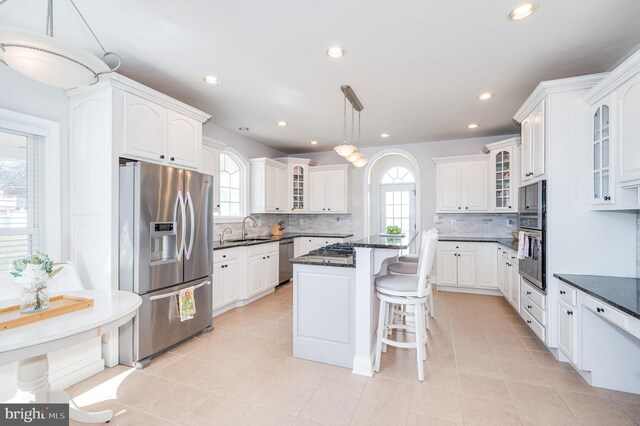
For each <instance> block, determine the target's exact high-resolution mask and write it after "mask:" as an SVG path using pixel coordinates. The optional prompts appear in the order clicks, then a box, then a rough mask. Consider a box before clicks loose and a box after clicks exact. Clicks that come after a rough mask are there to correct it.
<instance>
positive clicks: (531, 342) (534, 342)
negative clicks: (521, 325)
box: [520, 337, 549, 352]
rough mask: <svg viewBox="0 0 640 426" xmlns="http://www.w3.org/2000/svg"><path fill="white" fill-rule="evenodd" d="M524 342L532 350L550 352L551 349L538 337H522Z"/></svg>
mask: <svg viewBox="0 0 640 426" xmlns="http://www.w3.org/2000/svg"><path fill="white" fill-rule="evenodd" d="M520 339H521V340H522V343H524V345H525V346H526V348H527V349H529V350H532V351H541V352H549V349H547V347H546V346H545V345H544V343H542V342H541V341H540V339H538V337H521V338H520Z"/></svg>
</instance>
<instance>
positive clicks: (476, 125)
mask: <svg viewBox="0 0 640 426" xmlns="http://www.w3.org/2000/svg"><path fill="white" fill-rule="evenodd" d="M467 127H468V128H470V129H477V128H478V127H480V125H479V124H477V123H471V124H469V125H468V126H467Z"/></svg>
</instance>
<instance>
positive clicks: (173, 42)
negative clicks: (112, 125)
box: [0, 0, 640, 153]
mask: <svg viewBox="0 0 640 426" xmlns="http://www.w3.org/2000/svg"><path fill="white" fill-rule="evenodd" d="M518 3H519V1H518V0H484V1H478V0H458V1H455V2H450V1H424V0H403V1H401V2H394V1H384V0H349V1H346V0H323V1H312V0H272V1H263V0H244V1H241V0H236V1H222V0H197V1H196V0H191V1H189V0H172V1H169V0H136V1H131V0H76V4H77V5H78V7H79V8H80V10H81V11H82V12H83V13H84V14H85V16H86V18H87V20H88V22H89V23H90V25H91V26H92V27H93V29H94V31H95V32H96V34H97V35H98V37H99V38H100V40H101V41H102V42H103V44H104V45H105V47H106V48H107V50H113V51H116V52H118V53H119V54H120V55H121V56H122V60H123V65H122V68H121V70H120V72H121V73H122V74H124V75H126V76H128V77H130V78H133V79H134V80H137V81H140V82H141V83H144V84H146V85H148V86H151V87H153V88H155V89H157V90H159V91H162V92H164V93H166V94H168V95H170V96H173V97H175V98H177V99H180V100H182V101H184V102H186V103H189V104H191V105H193V106H195V107H197V108H200V109H202V110H203V111H206V112H208V113H210V114H211V115H212V116H213V117H212V119H211V120H212V121H213V122H214V123H216V124H219V125H221V126H223V127H225V128H228V129H230V130H232V131H235V132H238V133H242V134H243V135H244V136H246V137H249V138H251V139H254V140H256V141H259V142H262V143H264V144H267V145H269V146H272V147H274V148H277V149H279V150H282V151H284V152H289V153H300V152H309V151H326V150H328V149H331V147H333V146H334V145H336V144H337V143H339V142H340V141H341V140H342V125H343V98H342V92H341V91H340V89H339V87H340V86H341V85H343V84H349V85H350V86H351V87H352V88H353V89H354V90H355V92H356V94H357V95H358V97H359V98H360V100H361V101H362V103H363V104H364V111H363V112H362V138H361V141H360V144H359V145H360V146H368V147H371V146H382V145H391V144H400V143H414V142H427V141H435V140H447V139H460V138H466V137H476V136H488V135H500V134H511V133H515V132H517V131H518V128H517V127H516V125H515V124H514V123H513V121H512V116H513V114H514V112H515V111H516V110H517V109H518V107H519V106H520V105H521V104H522V103H523V102H524V100H525V99H526V98H527V96H528V95H529V94H530V93H531V91H532V90H533V89H534V88H535V86H536V85H537V84H538V83H539V82H540V81H542V80H549V79H555V78H563V77H570V76H575V75H582V74H590V73H597V72H603V71H606V70H608V69H610V68H611V66H612V65H614V64H615V63H616V62H617V61H618V60H619V59H620V58H621V57H623V56H624V55H625V54H627V53H628V52H629V51H630V50H631V49H633V48H634V47H635V46H637V45H638V44H639V43H640V1H638V0H608V1H602V0H562V1H557V0H539V2H538V3H539V5H540V8H539V10H538V12H537V13H536V14H534V15H533V16H531V17H530V18H527V19H525V20H522V21H519V22H512V21H510V20H508V19H507V14H508V13H509V11H510V10H511V9H512V8H513V7H514V6H515V5H517V4H518ZM54 5H55V9H54V30H55V33H54V35H55V36H56V37H57V38H60V39H63V40H66V41H71V42H73V43H74V44H77V45H79V46H81V47H84V48H87V49H89V50H91V51H92V52H94V53H95V54H98V53H99V49H98V48H97V45H96V44H95V42H93V40H92V39H91V38H90V35H89V33H88V32H87V31H86V29H84V28H83V27H82V26H81V25H82V23H81V21H80V19H79V18H78V17H77V15H75V14H74V13H73V12H72V9H71V6H70V5H69V3H68V1H67V0H55V1H54ZM45 22H46V1H45V0H8V1H6V2H5V3H0V25H2V26H5V25H7V26H16V27H21V28H25V29H31V30H34V31H38V32H42V33H44V30H45ZM332 45H340V46H343V47H344V48H346V49H347V54H346V55H345V56H344V57H343V58H340V59H331V58H329V57H328V56H326V54H325V50H326V49H327V48H328V47H330V46H332ZM5 72H13V71H10V70H7V69H0V78H1V77H2V73H5ZM207 74H213V75H215V76H217V77H218V78H219V79H220V80H221V83H220V84H218V85H207V84H205V83H203V81H202V77H203V76H204V75H207ZM485 91H491V92H494V93H495V94H496V96H495V97H494V98H493V99H491V100H488V101H483V102H481V101H479V100H477V99H476V96H477V95H479V94H480V93H482V92H485ZM280 120H284V121H286V122H288V123H289V125H288V126H286V127H279V126H277V124H276V123H277V122H278V121H280ZM349 122H350V118H349ZM471 122H475V123H479V124H480V127H478V128H477V129H474V130H470V129H468V128H467V124H469V123H471ZM239 127H248V128H250V130H249V131H248V132H240V131H239V130H238V128H239ZM383 132H387V133H390V134H391V137H389V138H387V139H382V138H380V136H379V135H380V133H383ZM311 140H317V141H318V142H319V144H318V145H316V146H312V145H310V144H309V141H311Z"/></svg>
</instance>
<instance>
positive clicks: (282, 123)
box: [278, 121, 289, 127]
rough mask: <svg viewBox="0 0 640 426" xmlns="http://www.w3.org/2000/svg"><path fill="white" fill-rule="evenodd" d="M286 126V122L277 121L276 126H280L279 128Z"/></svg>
mask: <svg viewBox="0 0 640 426" xmlns="http://www.w3.org/2000/svg"><path fill="white" fill-rule="evenodd" d="M287 124H289V123H287V122H286V121H278V126H280V127H284V126H286V125H287Z"/></svg>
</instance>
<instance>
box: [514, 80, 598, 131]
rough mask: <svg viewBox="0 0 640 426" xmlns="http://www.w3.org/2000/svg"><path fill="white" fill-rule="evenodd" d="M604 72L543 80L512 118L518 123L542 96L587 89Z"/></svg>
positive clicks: (595, 82)
mask: <svg viewBox="0 0 640 426" xmlns="http://www.w3.org/2000/svg"><path fill="white" fill-rule="evenodd" d="M605 75H606V73H602V74H589V75H582V76H579V77H570V78H562V79H558V80H549V81H543V82H541V83H540V84H538V87H536V88H535V90H534V91H533V92H532V93H531V95H530V96H529V97H528V98H527V100H526V101H525V102H524V104H522V106H521V107H520V109H518V111H516V113H515V114H514V115H513V119H514V120H516V121H517V122H518V123H521V122H522V120H524V119H525V118H527V116H528V115H529V114H531V112H532V111H533V110H534V108H535V107H536V106H537V105H538V104H539V103H540V102H542V100H543V99H544V98H546V97H547V96H548V95H551V94H553V93H562V92H570V91H573V90H588V89H590V88H592V87H593V86H594V85H595V84H597V83H598V82H599V81H600V80H602V78H603V77H604V76H605Z"/></svg>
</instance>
